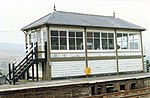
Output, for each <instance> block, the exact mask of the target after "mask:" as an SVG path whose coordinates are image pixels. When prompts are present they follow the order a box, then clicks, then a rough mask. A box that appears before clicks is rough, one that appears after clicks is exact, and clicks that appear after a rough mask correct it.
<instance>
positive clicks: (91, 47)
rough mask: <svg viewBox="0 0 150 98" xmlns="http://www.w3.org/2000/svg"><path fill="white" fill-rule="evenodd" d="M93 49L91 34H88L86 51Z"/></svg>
mask: <svg viewBox="0 0 150 98" xmlns="http://www.w3.org/2000/svg"><path fill="white" fill-rule="evenodd" d="M93 48H94V43H93V33H92V32H88V33H87V49H89V50H92V49H93Z"/></svg>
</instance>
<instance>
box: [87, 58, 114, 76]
mask: <svg viewBox="0 0 150 98" xmlns="http://www.w3.org/2000/svg"><path fill="white" fill-rule="evenodd" d="M88 63H89V67H90V68H91V74H103V73H114V72H117V67H116V60H92V61H88Z"/></svg>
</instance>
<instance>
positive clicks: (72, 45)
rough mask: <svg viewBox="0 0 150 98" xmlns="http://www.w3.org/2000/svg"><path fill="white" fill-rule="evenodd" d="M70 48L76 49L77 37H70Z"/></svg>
mask: <svg viewBox="0 0 150 98" xmlns="http://www.w3.org/2000/svg"><path fill="white" fill-rule="evenodd" d="M69 50H75V38H69Z"/></svg>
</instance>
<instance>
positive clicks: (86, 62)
mask: <svg viewBox="0 0 150 98" xmlns="http://www.w3.org/2000/svg"><path fill="white" fill-rule="evenodd" d="M84 40H85V42H84V46H85V47H84V48H85V64H86V68H87V67H88V58H87V32H86V27H84Z"/></svg>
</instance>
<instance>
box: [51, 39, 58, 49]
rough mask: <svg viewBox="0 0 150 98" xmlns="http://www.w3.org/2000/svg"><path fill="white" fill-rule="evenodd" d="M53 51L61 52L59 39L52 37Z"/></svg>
mask: <svg viewBox="0 0 150 98" xmlns="http://www.w3.org/2000/svg"><path fill="white" fill-rule="evenodd" d="M51 49H52V50H59V41H58V37H51Z"/></svg>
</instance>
